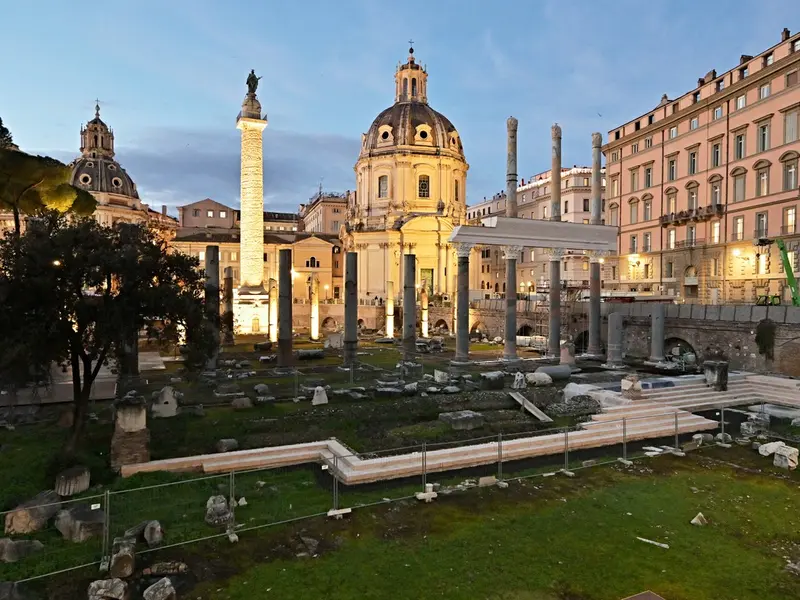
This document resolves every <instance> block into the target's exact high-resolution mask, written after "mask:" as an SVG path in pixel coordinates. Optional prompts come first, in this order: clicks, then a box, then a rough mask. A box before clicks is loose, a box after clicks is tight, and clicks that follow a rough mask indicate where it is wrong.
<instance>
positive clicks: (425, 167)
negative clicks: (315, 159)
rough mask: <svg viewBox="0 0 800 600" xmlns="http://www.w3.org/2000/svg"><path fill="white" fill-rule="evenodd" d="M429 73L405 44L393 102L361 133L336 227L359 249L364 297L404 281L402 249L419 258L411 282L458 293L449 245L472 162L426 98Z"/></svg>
mask: <svg viewBox="0 0 800 600" xmlns="http://www.w3.org/2000/svg"><path fill="white" fill-rule="evenodd" d="M427 88H428V73H427V71H426V69H425V68H423V67H422V66H421V65H419V64H418V63H417V61H416V58H415V57H414V49H413V48H411V49H409V56H408V59H407V61H406V63H405V64H402V65H399V66H398V67H397V70H396V72H395V101H394V104H393V105H392V106H390V107H389V108H387V109H386V110H384V111H382V112H381V113H380V114H379V115H378V116H377V117H376V118H375V120H374V121H373V122H372V125H371V126H370V128H369V130H368V131H367V133H364V134H363V135H362V136H361V151H360V153H359V156H358V160H357V161H356V164H355V174H356V193H355V194H352V195H350V197H349V198H348V204H347V215H346V219H345V222H344V224H343V226H342V227H341V230H340V238H341V240H342V243H343V246H344V248H345V249H346V250H349V251H355V252H357V253H358V270H359V273H358V288H359V297H360V299H361V300H366V301H369V299H370V298H373V299H374V298H383V299H385V298H386V295H387V282H392V283H393V284H394V290H395V294H399V293H400V290H401V289H402V287H403V273H402V264H403V255H405V254H414V255H416V258H417V269H416V282H417V284H418V285H420V286H421V285H425V286H426V287H427V288H428V291H429V293H430V294H439V295H442V296H444V297H450V296H452V295H453V294H454V293H455V277H456V254H455V249H454V248H453V247H452V246H451V245H450V244H449V243H448V241H447V240H448V238H449V236H450V233H451V232H452V231H453V229H454V228H455V227H456V226H457V225H459V224H461V223H463V222H465V219H466V191H467V190H466V187H467V171H468V169H469V165H468V164H467V161H466V158H465V156H464V148H463V146H462V143H461V137H460V136H459V134H458V131H457V130H456V128H455V126H454V125H453V124H452V123H451V122H450V121H449V120H448V119H447V117H445V116H444V115H442V114H441V113H439V112H437V111H435V110H434V109H433V108H431V106H430V105H429V104H428V93H427Z"/></svg>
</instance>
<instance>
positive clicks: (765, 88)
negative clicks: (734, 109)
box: [758, 83, 770, 100]
mask: <svg viewBox="0 0 800 600" xmlns="http://www.w3.org/2000/svg"><path fill="white" fill-rule="evenodd" d="M769 90H770V87H769V84H768V83H765V84H764V85H762V86H761V87H760V88H758V99H759V100H764V98H769Z"/></svg>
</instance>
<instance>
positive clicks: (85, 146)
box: [69, 105, 139, 199]
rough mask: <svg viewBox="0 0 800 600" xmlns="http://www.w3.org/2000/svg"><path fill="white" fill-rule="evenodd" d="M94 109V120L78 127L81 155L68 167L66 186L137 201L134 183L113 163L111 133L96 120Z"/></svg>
mask: <svg viewBox="0 0 800 600" xmlns="http://www.w3.org/2000/svg"><path fill="white" fill-rule="evenodd" d="M94 109H95V114H94V119H92V120H91V121H89V122H88V123H86V126H85V127H82V128H81V156H80V157H79V158H76V159H75V160H74V161H72V162H71V163H70V165H69V166H70V168H71V169H72V172H71V174H70V183H71V184H72V185H74V186H76V187H80V188H83V189H85V190H86V191H88V192H102V193H108V194H118V195H120V196H127V197H129V198H136V199H138V198H139V192H137V191H136V184H135V183H134V182H133V180H132V179H131V178H130V176H129V175H128V173H126V172H125V169H123V168H122V167H121V166H120V164H119V163H118V162H117V161H116V160H114V132H113V131H112V130H111V129H110V128H109V127H108V125H106V124H105V123H104V122H103V120H102V119H101V118H100V106H99V105H98V106H95V107H94Z"/></svg>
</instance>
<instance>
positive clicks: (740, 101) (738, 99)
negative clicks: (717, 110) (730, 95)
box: [736, 94, 747, 110]
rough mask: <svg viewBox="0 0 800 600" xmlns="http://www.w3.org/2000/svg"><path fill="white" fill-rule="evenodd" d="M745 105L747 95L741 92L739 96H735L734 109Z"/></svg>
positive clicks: (739, 108)
mask: <svg viewBox="0 0 800 600" xmlns="http://www.w3.org/2000/svg"><path fill="white" fill-rule="evenodd" d="M745 106H747V96H746V95H745V94H742V95H741V96H737V97H736V110H741V109H743V108H744V107H745Z"/></svg>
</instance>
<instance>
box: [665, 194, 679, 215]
mask: <svg viewBox="0 0 800 600" xmlns="http://www.w3.org/2000/svg"><path fill="white" fill-rule="evenodd" d="M677 205H678V198H677V196H675V194H669V195H667V214H670V213H674V212H675V211H676V210H677Z"/></svg>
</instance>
